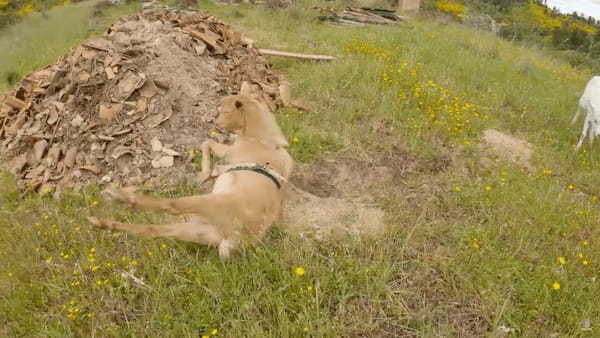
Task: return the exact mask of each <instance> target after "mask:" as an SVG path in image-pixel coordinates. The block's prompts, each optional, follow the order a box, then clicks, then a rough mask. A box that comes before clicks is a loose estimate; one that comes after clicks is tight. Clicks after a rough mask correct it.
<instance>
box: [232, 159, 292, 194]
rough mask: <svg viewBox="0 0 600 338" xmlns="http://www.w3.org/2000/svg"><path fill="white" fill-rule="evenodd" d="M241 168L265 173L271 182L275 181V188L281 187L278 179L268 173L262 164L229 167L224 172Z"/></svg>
mask: <svg viewBox="0 0 600 338" xmlns="http://www.w3.org/2000/svg"><path fill="white" fill-rule="evenodd" d="M241 170H249V171H254V172H255V173H259V174H262V175H265V176H267V177H268V178H270V179H271V181H273V183H275V185H276V186H277V189H281V183H279V181H278V180H277V179H276V178H275V176H273V175H271V174H270V173H269V171H268V170H267V168H265V167H264V166H262V165H258V164H257V165H255V166H239V167H235V168H231V169H229V170H227V171H226V172H230V171H241Z"/></svg>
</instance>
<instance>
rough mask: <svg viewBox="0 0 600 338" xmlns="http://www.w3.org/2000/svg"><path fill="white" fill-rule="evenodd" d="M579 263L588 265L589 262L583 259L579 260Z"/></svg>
mask: <svg viewBox="0 0 600 338" xmlns="http://www.w3.org/2000/svg"><path fill="white" fill-rule="evenodd" d="M581 264H583V265H588V264H590V262H588V261H587V260H585V259H584V260H583V261H582V262H581Z"/></svg>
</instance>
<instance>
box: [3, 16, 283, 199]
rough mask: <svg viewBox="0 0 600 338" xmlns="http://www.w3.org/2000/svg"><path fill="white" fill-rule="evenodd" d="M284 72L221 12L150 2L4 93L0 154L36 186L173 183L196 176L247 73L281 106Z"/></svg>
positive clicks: (266, 96) (266, 97)
mask: <svg viewBox="0 0 600 338" xmlns="http://www.w3.org/2000/svg"><path fill="white" fill-rule="evenodd" d="M281 80H282V77H281V76H280V75H279V74H276V73H275V72H274V71H273V70H271V68H270V66H269V64H268V63H267V62H266V60H265V59H264V58H263V57H262V56H261V55H260V54H259V53H258V50H257V49H255V48H253V47H252V41H251V40H249V39H247V38H246V37H244V36H243V35H242V34H240V33H238V32H235V31H232V30H231V29H230V28H229V27H228V26H226V25H225V24H223V23H221V22H219V21H218V20H216V19H215V18H214V17H211V16H207V15H204V14H201V13H194V14H189V15H184V14H179V13H177V12H174V11H166V10H149V11H145V12H143V13H141V14H136V15H132V16H129V17H126V18H124V19H121V20H120V21H119V22H117V23H116V24H114V25H113V26H112V27H111V28H110V29H109V30H108V32H106V33H105V34H104V35H103V36H102V37H100V38H96V39H93V40H91V41H87V42H86V43H84V44H82V45H81V46H79V47H78V48H76V49H75V50H74V51H73V52H72V53H71V54H69V55H66V56H64V57H61V58H60V59H59V60H58V61H57V62H56V63H55V64H52V65H50V66H48V67H46V68H44V69H42V70H40V71H37V72H34V73H31V74H29V75H27V76H26V77H25V78H24V79H23V80H22V81H21V82H20V83H19V84H18V86H17V88H16V90H15V91H13V92H11V93H8V94H7V95H6V96H5V99H2V98H1V97H0V128H1V129H0V153H1V154H2V157H3V159H4V161H5V163H8V167H9V168H10V170H11V171H12V172H13V173H14V174H15V175H16V176H17V177H18V178H19V180H20V183H21V184H22V186H23V187H24V188H27V189H31V190H38V191H44V190H46V189H48V190H52V189H54V188H56V189H57V190H62V189H64V188H71V189H78V188H79V187H81V186H83V185H84V184H87V183H100V184H106V183H119V184H122V185H139V184H148V183H152V184H154V185H163V184H164V185H170V184H173V183H175V182H181V181H185V180H187V179H190V178H191V177H193V176H194V170H193V168H192V167H191V165H190V159H191V157H190V155H189V154H188V153H189V151H190V150H193V149H197V148H198V145H199V144H200V143H201V142H202V141H204V140H205V139H206V138H207V137H208V135H209V133H210V132H211V129H212V124H211V120H212V119H213V117H214V116H215V115H216V109H215V108H216V106H217V104H218V102H219V101H220V99H221V98H222V97H223V96H226V95H229V94H234V93H237V92H238V91H239V90H240V87H241V84H242V83H243V82H244V81H247V82H248V83H250V84H252V85H253V86H254V87H256V88H259V89H260V91H261V95H262V98H263V99H264V100H265V101H266V102H267V104H269V106H270V107H271V108H276V107H277V106H278V105H281V104H282V102H281V95H280V90H279V86H280V81H281ZM213 133H214V132H213Z"/></svg>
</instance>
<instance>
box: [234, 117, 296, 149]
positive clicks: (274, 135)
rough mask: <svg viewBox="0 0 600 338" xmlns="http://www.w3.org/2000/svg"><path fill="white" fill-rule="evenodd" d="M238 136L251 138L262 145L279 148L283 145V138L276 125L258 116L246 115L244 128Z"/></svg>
mask: <svg viewBox="0 0 600 338" xmlns="http://www.w3.org/2000/svg"><path fill="white" fill-rule="evenodd" d="M240 136H243V137H248V138H253V139H255V140H258V141H260V142H262V143H264V144H272V145H274V146H275V147H279V146H281V145H282V140H283V143H285V137H284V136H283V134H282V133H281V130H280V129H279V127H278V126H277V125H272V124H271V123H269V121H268V119H266V118H264V117H262V116H260V114H252V115H248V116H247V118H246V121H245V127H244V128H243V129H242V131H241V133H240Z"/></svg>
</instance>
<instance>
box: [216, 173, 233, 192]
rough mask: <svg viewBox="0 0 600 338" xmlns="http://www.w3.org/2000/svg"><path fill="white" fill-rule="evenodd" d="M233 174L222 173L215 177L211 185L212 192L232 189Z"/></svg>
mask: <svg viewBox="0 0 600 338" xmlns="http://www.w3.org/2000/svg"><path fill="white" fill-rule="evenodd" d="M234 182H235V175H233V173H224V174H222V175H220V176H219V177H217V179H216V180H215V184H214V186H213V190H212V192H213V193H223V192H230V191H232V190H233V184H234Z"/></svg>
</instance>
